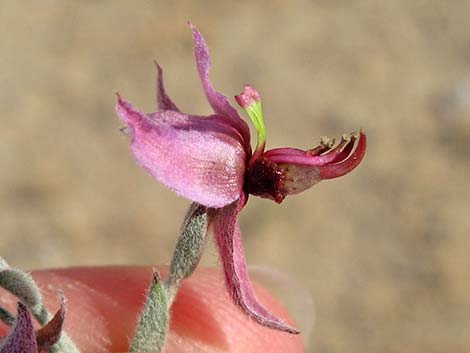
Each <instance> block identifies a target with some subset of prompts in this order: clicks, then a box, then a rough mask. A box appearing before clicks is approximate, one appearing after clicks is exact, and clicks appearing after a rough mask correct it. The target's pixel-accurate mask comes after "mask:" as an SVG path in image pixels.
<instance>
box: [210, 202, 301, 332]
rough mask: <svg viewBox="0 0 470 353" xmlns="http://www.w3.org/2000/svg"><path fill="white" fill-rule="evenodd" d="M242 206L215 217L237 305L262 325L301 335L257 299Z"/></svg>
mask: <svg viewBox="0 0 470 353" xmlns="http://www.w3.org/2000/svg"><path fill="white" fill-rule="evenodd" d="M240 203H244V201H243V200H240V201H239V202H237V203H236V204H232V205H229V206H226V207H224V208H223V209H221V210H217V211H216V212H217V213H216V214H215V215H214V216H213V226H214V233H215V238H216V242H217V246H218V248H219V252H220V258H221V260H222V264H223V266H224V273H225V281H226V285H227V288H228V291H229V293H230V295H231V297H232V299H233V301H234V302H235V304H237V305H238V306H239V307H240V308H241V309H242V310H243V311H244V312H245V313H246V314H247V315H249V316H250V317H251V318H253V319H254V320H256V321H257V322H258V323H260V324H261V325H263V326H266V327H269V328H273V329H276V330H280V331H285V332H289V333H299V331H298V330H296V329H295V328H293V327H291V326H289V325H287V324H286V323H285V322H284V321H282V320H281V319H279V318H277V317H275V316H274V315H273V314H271V313H270V312H269V311H268V310H267V309H265V308H264V307H263V306H262V305H261V304H260V303H259V302H258V300H257V299H256V296H255V294H254V292H253V287H252V286H251V283H250V279H249V277H248V271H247V267H246V261H245V256H244V254H243V245H242V240H241V233H240V227H239V226H238V219H237V218H238V213H239V212H240V209H241V207H240V206H239V205H240Z"/></svg>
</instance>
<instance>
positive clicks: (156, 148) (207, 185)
mask: <svg viewBox="0 0 470 353" xmlns="http://www.w3.org/2000/svg"><path fill="white" fill-rule="evenodd" d="M117 111H118V114H119V116H120V118H121V120H122V121H123V122H124V123H125V124H126V125H127V126H128V127H129V128H130V132H131V136H132V141H131V148H132V152H133V153H134V156H135V158H136V160H137V162H138V163H139V164H140V165H141V166H142V167H143V168H145V169H146V170H147V171H148V172H149V174H150V175H152V176H153V177H154V178H156V179H157V180H159V181H160V182H162V183H163V184H165V185H166V186H167V187H169V188H170V189H172V190H174V191H175V192H176V193H177V194H179V195H180V196H183V197H185V198H188V199H189V200H191V201H194V202H197V203H200V204H202V205H204V206H208V207H223V206H225V205H227V204H229V203H231V202H233V201H234V200H236V199H237V198H238V197H239V195H240V193H241V191H242V186H243V176H244V173H245V159H246V155H245V151H244V148H243V146H242V145H241V144H240V139H239V135H238V133H237V132H235V131H234V130H233V128H232V127H231V126H230V125H227V124H224V123H223V120H221V119H219V117H217V116H211V117H196V116H190V115H185V114H182V113H179V112H175V111H169V110H166V111H161V112H157V113H154V114H152V115H151V116H148V115H145V114H142V113H140V112H138V111H137V110H135V109H134V108H133V107H132V105H131V104H129V103H127V102H125V101H124V100H123V99H121V98H120V97H118V105H117Z"/></svg>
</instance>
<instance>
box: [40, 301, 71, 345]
mask: <svg viewBox="0 0 470 353" xmlns="http://www.w3.org/2000/svg"><path fill="white" fill-rule="evenodd" d="M66 311H67V300H66V299H65V297H64V296H62V295H61V296H60V308H59V310H58V311H57V312H56V314H55V315H54V317H53V318H52V319H51V320H50V321H49V322H48V323H47V324H46V325H45V326H43V327H41V328H40V329H39V330H38V331H37V332H36V342H37V345H38V351H39V352H41V351H42V350H49V348H50V347H51V346H52V345H53V344H55V343H57V341H58V340H59V338H60V336H61V333H62V327H63V325H64V320H65V313H66Z"/></svg>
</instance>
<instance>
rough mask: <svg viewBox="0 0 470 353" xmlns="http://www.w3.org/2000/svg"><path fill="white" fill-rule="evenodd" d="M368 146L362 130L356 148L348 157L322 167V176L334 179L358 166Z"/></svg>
mask: <svg viewBox="0 0 470 353" xmlns="http://www.w3.org/2000/svg"><path fill="white" fill-rule="evenodd" d="M366 148H367V137H366V135H365V134H364V133H363V132H362V131H361V132H360V133H359V141H358V143H357V146H356V149H355V150H354V151H353V153H352V154H351V155H350V156H349V157H348V158H346V159H343V160H342V161H340V162H338V163H335V164H327V165H324V166H321V167H320V178H321V179H333V178H338V177H340V176H343V175H345V174H347V173H349V172H350V171H352V170H353V169H354V168H356V167H357V166H358V165H359V163H361V161H362V158H364V155H365V154H366Z"/></svg>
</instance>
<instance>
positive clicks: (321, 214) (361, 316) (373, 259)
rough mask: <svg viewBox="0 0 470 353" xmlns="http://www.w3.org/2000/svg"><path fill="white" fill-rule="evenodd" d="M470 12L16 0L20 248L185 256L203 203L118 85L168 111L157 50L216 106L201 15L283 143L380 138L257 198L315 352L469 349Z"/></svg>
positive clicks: (265, 253)
mask: <svg viewBox="0 0 470 353" xmlns="http://www.w3.org/2000/svg"><path fill="white" fill-rule="evenodd" d="M469 13H470V2H469V1H452V2H450V1H449V2H443V1H405V0H403V1H401V0H398V1H340V0H338V1H326V0H318V1H257V2H251V1H237V2H236V4H235V3H230V2H224V1H209V0H207V1H197V2H196V1H172V2H170V1H168V2H164V1H155V0H153V1H149V0H147V1H58V0H57V1H52V0H44V1H40V2H39V1H37V2H33V1H2V5H1V9H0V30H1V33H2V35H1V42H0V65H1V68H2V69H1V71H0V102H1V104H0V117H1V118H0V119H1V122H2V128H1V129H2V130H1V133H0V134H1V138H0V208H1V212H0V232H1V233H0V234H1V235H0V254H1V256H3V257H5V258H6V259H7V260H8V261H9V262H10V264H12V265H14V266H17V267H21V268H47V267H57V266H60V267H63V266H75V265H102V264H103V265H104V264H155V263H167V262H169V259H170V257H171V253H172V250H173V247H174V244H175V239H176V234H177V231H178V229H179V226H180V223H181V221H182V217H183V214H184V212H185V210H186V208H187V206H188V201H186V200H184V199H182V198H178V197H176V196H175V195H174V194H173V193H172V192H170V191H168V190H166V189H165V188H164V187H163V186H161V185H159V184H158V183H156V182H155V181H154V180H153V179H151V178H150V177H149V176H148V175H147V174H146V173H145V172H144V171H143V170H142V169H140V168H139V167H138V166H137V165H136V164H135V163H134V161H133V158H132V156H131V154H130V151H129V148H128V141H127V137H126V136H124V135H123V134H121V133H120V131H119V128H120V127H121V124H120V122H119V121H118V118H117V116H116V114H115V108H114V106H115V96H114V92H116V91H119V92H120V93H121V94H122V95H123V96H124V97H125V98H127V99H128V100H130V101H131V102H133V103H134V104H135V105H136V106H137V107H139V108H141V109H142V110H144V111H153V110H155V87H154V86H155V85H154V81H155V69H154V66H153V63H152V60H154V59H156V60H158V62H159V63H160V64H161V65H162V66H163V68H164V70H165V75H166V84H167V89H168V91H169V94H170V95H171V96H172V97H173V99H174V100H175V101H176V102H177V104H178V105H179V106H180V108H182V109H183V110H184V111H186V112H190V113H197V114H207V113H209V112H210V108H209V105H208V104H207V102H206V100H205V98H204V95H203V92H202V89H201V87H200V82H199V79H198V76H197V74H196V70H195V65H194V61H193V53H192V42H191V33H190V30H189V29H188V27H187V25H186V21H187V20H191V21H192V22H193V23H194V24H196V25H197V26H198V27H199V29H200V30H201V32H202V33H203V34H204V36H205V37H206V40H207V42H208V44H209V47H210V49H211V54H212V61H213V70H212V74H211V78H212V81H213V83H214V85H215V87H217V88H218V89H219V90H220V91H221V92H223V93H225V94H226V95H227V96H229V97H232V96H233V95H235V94H238V93H239V92H240V91H241V89H242V86H243V84H245V83H250V84H253V85H254V86H255V87H256V88H257V89H258V90H259V91H260V93H261V95H262V98H263V105H264V106H263V108H264V113H265V120H266V124H267V129H268V148H273V147H281V146H295V147H298V148H304V149H308V148H310V147H313V146H315V145H316V144H317V143H318V141H319V137H320V136H321V135H327V136H331V137H333V136H340V135H341V134H342V133H343V132H350V131H353V130H357V129H358V128H359V127H362V128H363V129H364V131H365V132H366V133H367V135H368V137H369V148H368V152H367V155H366V157H365V159H364V161H363V162H362V164H361V165H360V166H359V167H358V168H357V169H356V170H355V171H354V172H353V173H352V174H350V175H348V176H347V177H344V178H341V179H336V180H332V181H325V182H322V183H320V184H319V185H317V186H315V187H314V188H312V189H311V190H309V191H308V192H305V193H303V194H300V195H298V196H294V197H289V198H287V199H286V200H285V201H284V203H283V204H282V205H277V204H275V203H273V202H271V201H268V200H262V199H257V198H255V197H252V198H251V199H250V202H249V204H248V206H247V208H246V209H245V210H244V212H243V214H242V217H241V226H242V231H243V235H244V244H245V247H246V252H247V257H248V261H249V263H250V264H252V265H261V266H264V267H268V268H274V269H278V270H280V271H282V272H283V273H285V274H288V275H289V276H291V278H292V279H294V280H296V281H297V282H300V283H301V284H302V285H303V286H304V287H305V288H306V289H307V291H308V292H309V293H310V294H311V295H312V297H313V298H314V301H315V304H316V309H315V327H314V329H313V333H312V334H311V335H310V338H309V341H310V343H309V348H308V350H309V352H321V353H323V352H325V353H326V352H328V353H329V352H332V353H336V352H349V353H355V352H358V353H359V352H397V353H398V352H400V353H405V352H410V353H411V352H427V353H433V352H436V353H437V352H454V353H459V352H468V351H469V350H470V334H469V332H468V328H469V327H470V255H469V250H470V240H469V230H470V217H469V210H470V207H469V206H470V204H469V200H470V192H469V190H470V188H469V186H468V172H469V171H470V159H469V153H470V22H469V21H468V14H469ZM204 264H205V265H211V264H212V265H215V264H217V253H216V251H215V250H214V248H213V247H212V246H210V247H209V249H208V250H207V251H206V253H205V258H204ZM290 295H293V296H295V295H296V291H292V293H291V294H290ZM299 300H302V299H299Z"/></svg>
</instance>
